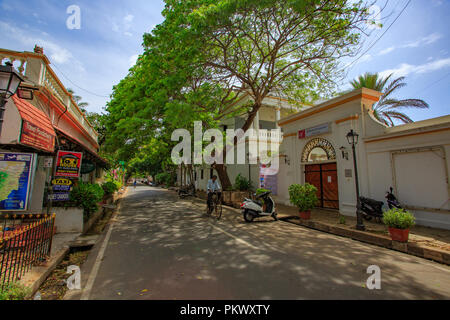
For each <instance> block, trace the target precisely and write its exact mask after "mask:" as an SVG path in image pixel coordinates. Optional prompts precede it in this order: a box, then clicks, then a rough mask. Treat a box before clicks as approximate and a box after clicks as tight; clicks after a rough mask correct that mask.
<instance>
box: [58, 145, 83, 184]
mask: <svg viewBox="0 0 450 320" xmlns="http://www.w3.org/2000/svg"><path fill="white" fill-rule="evenodd" d="M82 158H83V153H81V152H71V151H58V155H57V161H56V170H55V176H56V177H71V178H79V177H80V169H81V160H82Z"/></svg>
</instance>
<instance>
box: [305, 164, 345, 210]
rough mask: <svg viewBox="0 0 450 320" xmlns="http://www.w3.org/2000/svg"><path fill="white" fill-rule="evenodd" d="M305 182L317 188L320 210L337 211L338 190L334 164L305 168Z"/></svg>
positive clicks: (314, 165) (313, 165)
mask: <svg viewBox="0 0 450 320" xmlns="http://www.w3.org/2000/svg"><path fill="white" fill-rule="evenodd" d="M305 181H306V182H307V183H310V184H312V185H314V186H315V187H316V188H317V190H318V191H317V197H318V198H319V201H320V202H319V206H320V207H321V208H329V209H339V188H338V175H337V165H336V163H327V164H312V165H307V166H305Z"/></svg>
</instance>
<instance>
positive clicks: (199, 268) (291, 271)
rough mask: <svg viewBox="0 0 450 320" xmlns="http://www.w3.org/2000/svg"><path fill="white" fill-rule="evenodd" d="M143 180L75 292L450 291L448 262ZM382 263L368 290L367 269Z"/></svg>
mask: <svg viewBox="0 0 450 320" xmlns="http://www.w3.org/2000/svg"><path fill="white" fill-rule="evenodd" d="M204 212H205V205H204V204H202V203H201V202H200V201H198V200H195V201H194V200H178V198H177V196H176V195H175V193H173V192H170V191H166V190H161V189H157V188H150V187H144V186H139V187H137V188H136V189H133V188H129V192H128V195H127V197H126V198H125V199H124V200H123V202H122V208H121V212H120V215H119V216H118V217H117V219H116V221H115V222H114V223H113V224H112V227H110V228H109V229H108V230H107V232H105V234H104V236H103V238H102V240H101V241H100V242H99V243H98V244H97V245H96V246H95V248H94V250H93V252H92V253H91V254H90V256H89V258H88V261H87V262H86V264H85V265H84V266H83V268H82V287H83V288H84V289H83V290H82V291H81V292H76V291H75V292H72V293H71V294H70V295H69V296H68V297H67V298H68V299H69V298H70V299H80V298H82V299H90V300H92V299H94V300H95V299H107V300H111V299H112V300H116V299H117V300H122V299H133V300H141V299H142V300H143V299H156V300H161V299H164V300H174V299H176V300H181V299H183V300H197V299H199V300H208V299H230V300H234V299H239V300H249V299H250V300H253V299H258V300H259V299H288V300H294V299H450V268H449V267H447V266H444V265H440V264H437V263H433V262H431V261H427V260H424V259H421V258H417V257H413V256H409V255H406V254H403V253H399V252H395V251H391V250H387V249H384V248H379V247H376V246H372V245H368V244H364V243H360V242H357V241H353V240H350V239H346V238H342V237H338V236H333V235H329V234H326V233H321V232H318V231H314V230H310V229H307V228H303V227H299V226H296V225H292V224H289V223H286V222H275V221H273V220H271V219H267V220H264V221H260V222H255V223H252V224H247V223H245V222H244V221H243V218H242V216H240V215H237V214H236V213H235V211H232V210H227V211H226V212H224V217H223V219H222V220H221V221H216V220H215V219H213V218H209V217H206V216H205V215H204ZM371 265H377V266H379V267H380V268H381V290H369V289H368V288H366V281H367V279H368V277H369V276H370V275H369V274H367V268H368V267H369V266H371Z"/></svg>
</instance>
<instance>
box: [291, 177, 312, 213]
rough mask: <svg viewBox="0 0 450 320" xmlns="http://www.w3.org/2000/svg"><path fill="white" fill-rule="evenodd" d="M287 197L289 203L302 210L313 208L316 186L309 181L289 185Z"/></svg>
mask: <svg viewBox="0 0 450 320" xmlns="http://www.w3.org/2000/svg"><path fill="white" fill-rule="evenodd" d="M289 197H290V201H291V203H292V204H293V205H294V206H296V207H298V209H299V210H300V211H302V212H304V211H308V210H311V209H313V208H314V207H315V206H316V205H317V202H318V198H317V188H316V187H315V186H313V185H311V184H309V183H307V184H305V185H300V184H293V185H292V186H290V187H289Z"/></svg>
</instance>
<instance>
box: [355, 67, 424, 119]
mask: <svg viewBox="0 0 450 320" xmlns="http://www.w3.org/2000/svg"><path fill="white" fill-rule="evenodd" d="M392 76H393V74H390V75H389V76H387V77H381V76H380V75H379V74H378V73H369V72H368V73H365V74H364V75H361V76H359V77H358V78H357V79H355V80H353V81H352V82H351V85H352V87H353V88H354V89H360V88H368V89H373V90H376V91H379V92H382V93H383V96H382V97H381V99H380V101H378V102H377V103H376V104H375V105H374V106H373V114H374V116H375V118H376V119H377V120H378V121H380V122H381V123H383V124H385V125H387V126H394V125H395V121H396V120H397V121H400V122H401V123H411V122H413V120H412V119H411V118H410V117H409V116H408V115H407V114H406V113H404V112H403V110H405V109H428V108H429V107H430V106H429V105H428V103H426V102H425V101H423V100H421V99H398V98H395V97H394V94H395V93H396V92H397V91H398V90H399V89H401V88H403V87H405V86H406V82H405V77H399V78H396V79H394V80H391V78H392Z"/></svg>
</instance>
